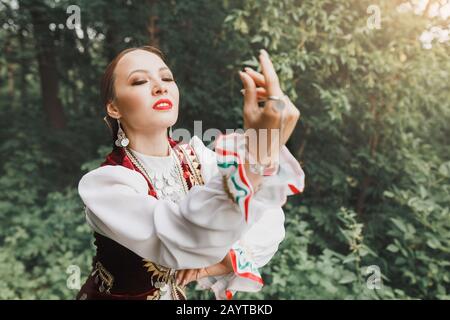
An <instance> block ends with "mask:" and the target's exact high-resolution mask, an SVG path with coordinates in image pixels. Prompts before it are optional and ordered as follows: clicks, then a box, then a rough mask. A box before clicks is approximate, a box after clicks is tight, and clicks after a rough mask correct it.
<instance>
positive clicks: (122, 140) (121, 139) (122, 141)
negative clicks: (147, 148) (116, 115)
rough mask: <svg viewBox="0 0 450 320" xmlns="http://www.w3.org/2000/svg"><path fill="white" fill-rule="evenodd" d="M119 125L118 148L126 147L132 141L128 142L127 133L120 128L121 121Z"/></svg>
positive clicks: (118, 122)
mask: <svg viewBox="0 0 450 320" xmlns="http://www.w3.org/2000/svg"><path fill="white" fill-rule="evenodd" d="M117 125H118V126H119V129H118V130H117V140H116V146H118V147H126V146H127V145H128V143H130V141H129V140H128V138H127V136H126V135H125V132H123V130H122V127H121V126H120V121H119V119H117Z"/></svg>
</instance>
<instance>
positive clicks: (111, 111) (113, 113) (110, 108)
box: [106, 101, 122, 119]
mask: <svg viewBox="0 0 450 320" xmlns="http://www.w3.org/2000/svg"><path fill="white" fill-rule="evenodd" d="M106 112H107V113H108V115H109V116H110V117H111V118H114V119H119V118H120V117H121V116H122V115H121V114H120V110H119V108H117V106H115V105H114V103H113V102H112V101H110V102H108V104H107V105H106Z"/></svg>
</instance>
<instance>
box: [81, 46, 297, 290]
mask: <svg viewBox="0 0 450 320" xmlns="http://www.w3.org/2000/svg"><path fill="white" fill-rule="evenodd" d="M259 58H260V63H261V67H262V71H263V73H262V74H261V73H258V72H256V71H254V70H251V69H246V72H240V73H239V74H240V78H241V80H242V82H243V85H244V89H245V93H244V95H245V96H244V100H245V101H244V125H245V128H246V129H247V131H246V134H231V135H226V136H221V137H220V138H218V139H217V140H216V147H215V152H213V151H211V150H210V149H208V148H207V147H205V146H204V144H203V143H202V142H201V140H200V139H199V138H197V137H195V136H194V137H193V138H192V139H190V141H189V142H188V143H178V142H176V141H174V140H173V139H171V137H170V136H168V134H167V129H168V128H171V126H172V125H174V124H175V122H176V120H177V118H178V103H179V92H178V87H177V85H176V83H175V81H174V78H173V75H172V73H171V71H170V69H169V68H168V66H167V65H166V63H165V62H164V60H163V57H162V54H161V52H160V51H159V50H158V49H156V48H154V47H150V46H144V47H140V48H131V49H127V50H124V51H123V52H121V53H120V54H119V55H118V56H117V57H116V58H115V59H114V60H113V61H112V62H111V63H110V64H109V65H108V67H107V69H106V71H105V74H104V76H103V80H102V98H103V103H104V106H105V108H106V113H107V116H106V117H105V120H107V123H108V125H109V126H110V129H111V130H112V133H113V139H114V140H115V143H114V147H113V150H112V152H111V153H110V154H109V155H108V156H107V157H106V160H105V161H104V162H103V163H102V165H101V166H100V167H99V168H97V169H95V170H92V171H90V172H89V173H87V174H86V175H84V176H83V177H82V179H81V180H80V183H79V194H80V197H81V198H82V200H83V202H84V204H85V205H86V210H85V211H86V219H87V221H88V223H89V225H90V226H91V227H92V229H93V230H94V236H95V245H96V247H97V253H96V256H95V257H94V259H93V270H92V273H91V274H90V276H89V277H88V279H87V281H86V283H85V284H84V285H83V287H82V288H81V290H80V292H79V293H78V295H77V299H186V296H185V293H184V288H185V285H186V284H187V283H189V282H191V281H194V280H196V281H198V282H199V285H200V286H201V287H203V288H205V289H211V290H213V291H214V293H215V295H216V297H217V298H218V299H222V298H231V296H232V295H233V293H234V292H235V291H238V290H242V291H257V290H259V289H260V288H261V287H262V283H263V282H262V279H261V277H260V275H259V272H258V267H261V266H263V265H265V264H266V263H267V262H268V261H269V260H270V259H271V257H272V256H273V255H274V254H275V252H276V250H277V248H278V244H279V243H280V242H281V240H282V239H283V238H284V226H283V223H284V215H283V210H282V209H281V206H282V205H283V204H284V202H285V201H286V196H288V195H290V194H294V193H299V192H301V191H303V183H304V175H303V171H302V169H301V168H300V165H299V164H298V162H297V161H296V160H295V158H294V157H293V156H292V155H291V154H290V153H289V151H288V150H287V148H286V147H285V146H283V145H284V144H285V143H286V141H287V140H288V138H289V136H290V135H291V134H292V131H293V129H294V127H295V125H296V123H297V121H298V119H299V115H300V113H299V111H298V109H296V108H295V106H294V105H293V104H292V103H291V102H290V101H289V99H288V98H287V97H285V96H284V95H283V94H282V91H281V89H280V86H279V82H278V78H277V75H276V73H275V71H274V68H273V65H272V63H271V61H270V59H269V56H268V54H267V53H266V52H265V51H262V52H261V54H260V57H259ZM281 97H282V98H281ZM259 99H267V102H266V105H265V107H264V108H259V106H258V100H259ZM282 107H284V108H283V109H281V108H282ZM277 108H280V110H282V111H281V112H280V111H279V110H278V109H277ZM280 127H281V128H282V129H281V132H280V134H279V136H278V137H276V136H275V135H273V136H272V135H270V136H271V137H272V139H262V138H260V137H259V136H258V135H251V134H247V132H253V131H252V130H254V131H256V132H262V129H278V128H280ZM274 132H275V131H274ZM273 137H276V138H277V139H274V138H273ZM253 159H254V160H253Z"/></svg>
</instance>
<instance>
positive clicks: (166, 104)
mask: <svg viewBox="0 0 450 320" xmlns="http://www.w3.org/2000/svg"><path fill="white" fill-rule="evenodd" d="M152 108H153V109H155V110H170V109H172V101H170V100H169V99H159V100H158V101H156V102H155V103H154V104H153V106H152Z"/></svg>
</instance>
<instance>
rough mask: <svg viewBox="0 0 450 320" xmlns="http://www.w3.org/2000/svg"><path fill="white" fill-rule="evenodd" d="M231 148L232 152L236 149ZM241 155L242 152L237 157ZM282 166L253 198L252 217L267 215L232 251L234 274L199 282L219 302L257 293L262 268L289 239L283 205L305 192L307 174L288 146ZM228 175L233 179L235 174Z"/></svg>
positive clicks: (265, 180)
mask: <svg viewBox="0 0 450 320" xmlns="http://www.w3.org/2000/svg"><path fill="white" fill-rule="evenodd" d="M224 139H229V137H224ZM238 139H239V138H238ZM235 142H236V141H235ZM223 145H225V144H223ZM228 146H230V144H228ZM235 147H236V146H235ZM224 149H225V148H224ZM227 149H228V151H231V149H233V148H230V147H228V148H227ZM234 149H239V147H236V148H234ZM224 153H225V154H226V153H227V152H224ZM238 154H239V152H237V153H236V154H235V157H237V156H238ZM235 160H236V159H234V160H233V157H232V158H231V159H230V158H226V157H224V158H222V159H221V160H219V164H220V163H226V162H227V161H228V163H233V161H235ZM236 162H238V160H236ZM279 164H280V165H279V171H278V173H277V174H276V175H274V176H270V177H264V179H263V182H262V184H261V187H260V189H259V190H258V191H257V192H254V194H253V195H252V197H251V201H250V205H249V212H248V214H249V216H250V217H251V216H252V215H253V214H255V212H257V211H260V212H262V213H263V214H262V216H261V218H260V219H259V220H258V221H257V222H255V223H254V224H253V225H252V226H251V227H250V228H249V229H248V230H247V231H246V232H245V233H244V234H243V236H242V237H241V238H240V239H239V240H238V241H236V242H235V243H234V244H233V246H232V248H231V249H230V251H229V255H230V258H231V262H232V266H233V272H232V273H229V274H226V275H221V276H214V277H206V278H202V279H199V280H198V282H197V283H198V288H199V289H209V290H212V291H213V292H214V294H215V296H216V299H231V298H232V297H233V295H234V294H235V293H236V292H237V291H243V292H257V291H259V290H261V288H262V287H263V285H264V282H263V279H262V277H261V274H260V272H259V269H260V268H262V267H263V266H265V265H266V264H267V263H268V262H269V261H270V260H271V259H272V257H273V256H274V255H275V253H276V252H277V250H278V247H279V244H280V243H281V241H282V240H283V239H284V236H285V229H284V220H285V217H284V212H283V209H282V206H283V205H284V203H285V202H286V200H287V196H289V195H292V194H296V193H301V192H302V191H303V189H304V172H303V170H302V169H301V167H300V164H299V163H298V161H297V160H296V159H295V158H294V156H293V155H292V154H291V153H290V152H289V150H288V149H287V148H286V147H285V146H283V148H282V150H281V153H280V162H279ZM224 167H226V166H224ZM219 168H220V166H219ZM236 172H237V171H236ZM228 174H229V175H230V176H232V173H230V172H229V173H228ZM231 183H233V182H231Z"/></svg>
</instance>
